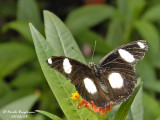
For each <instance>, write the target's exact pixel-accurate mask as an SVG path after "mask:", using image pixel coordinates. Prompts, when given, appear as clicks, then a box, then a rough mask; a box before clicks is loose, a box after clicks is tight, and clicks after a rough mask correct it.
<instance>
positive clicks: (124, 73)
mask: <svg viewBox="0 0 160 120" xmlns="http://www.w3.org/2000/svg"><path fill="white" fill-rule="evenodd" d="M146 51H148V46H147V44H146V41H144V40H138V41H135V42H132V43H129V44H126V45H122V46H120V47H118V48H117V49H115V50H113V51H111V52H110V53H109V54H107V55H106V56H105V57H104V58H103V59H102V60H101V61H100V62H99V64H98V65H96V64H94V63H93V62H90V63H89V64H88V66H87V65H85V64H83V63H81V62H79V61H78V60H75V59H72V58H68V57H65V56H59V57H58V56H52V57H51V58H49V59H47V60H46V62H47V64H48V65H49V66H50V67H51V68H53V69H54V70H56V71H58V72H59V73H61V74H63V75H64V76H65V77H66V78H67V79H70V80H71V83H72V84H73V85H75V88H76V90H77V91H78V93H79V94H80V95H81V96H82V98H83V99H85V100H86V101H88V102H91V101H93V102H94V104H95V105H96V106H97V107H105V106H107V105H109V104H119V103H121V102H123V101H125V100H127V99H128V98H129V97H130V96H131V95H132V93H133V91H134V88H135V85H136V83H137V78H136V69H135V64H136V63H137V61H139V60H142V59H143V57H144V55H145V52H146Z"/></svg>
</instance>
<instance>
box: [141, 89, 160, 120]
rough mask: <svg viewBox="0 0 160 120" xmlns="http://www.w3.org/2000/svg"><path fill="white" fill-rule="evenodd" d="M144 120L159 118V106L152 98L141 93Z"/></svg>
mask: <svg viewBox="0 0 160 120" xmlns="http://www.w3.org/2000/svg"><path fill="white" fill-rule="evenodd" d="M143 101H144V120H151V119H152V120H154V119H155V118H157V117H159V116H160V109H159V108H160V104H159V101H157V100H156V99H155V98H154V97H153V96H151V95H149V94H147V93H145V92H144V93H143Z"/></svg>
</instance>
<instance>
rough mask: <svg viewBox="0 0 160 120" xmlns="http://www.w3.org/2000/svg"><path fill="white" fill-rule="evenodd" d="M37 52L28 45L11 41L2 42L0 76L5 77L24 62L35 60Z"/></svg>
mask: <svg viewBox="0 0 160 120" xmlns="http://www.w3.org/2000/svg"><path fill="white" fill-rule="evenodd" d="M34 56H35V52H34V51H33V49H32V48H30V47H29V46H28V45H25V44H21V43H17V42H10V43H2V44H0V68H1V69H0V77H1V78H2V77H4V76H6V75H8V74H10V73H12V72H13V71H14V70H16V69H17V68H18V67H20V66H21V65H23V64H24V63H27V62H29V61H30V60H33V59H34Z"/></svg>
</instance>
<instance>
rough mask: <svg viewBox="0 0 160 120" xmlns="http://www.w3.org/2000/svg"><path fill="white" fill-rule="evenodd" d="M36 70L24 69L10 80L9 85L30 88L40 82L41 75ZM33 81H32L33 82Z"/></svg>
mask: <svg viewBox="0 0 160 120" xmlns="http://www.w3.org/2000/svg"><path fill="white" fill-rule="evenodd" d="M40 74H41V73H40V72H38V70H32V71H29V72H28V71H26V72H23V73H21V74H20V75H18V76H17V77H16V78H15V79H13V80H12V81H11V83H10V84H11V85H12V86H13V87H16V88H31V87H36V86H38V85H40V84H42V81H43V80H42V76H41V75H40ZM33 81H34V82H33Z"/></svg>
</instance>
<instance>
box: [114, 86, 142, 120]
mask: <svg viewBox="0 0 160 120" xmlns="http://www.w3.org/2000/svg"><path fill="white" fill-rule="evenodd" d="M141 86H142V83H140V84H139V85H138V86H137V87H136V88H135V90H134V93H133V94H132V96H131V97H130V98H129V99H128V100H127V101H125V102H123V103H122V104H121V106H120V108H119V109H118V111H117V113H116V115H115V117H114V120H125V118H126V116H127V114H128V111H129V110H130V107H131V105H132V103H133V100H134V98H135V96H136V95H137V93H138V91H139V89H140V87H141Z"/></svg>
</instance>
